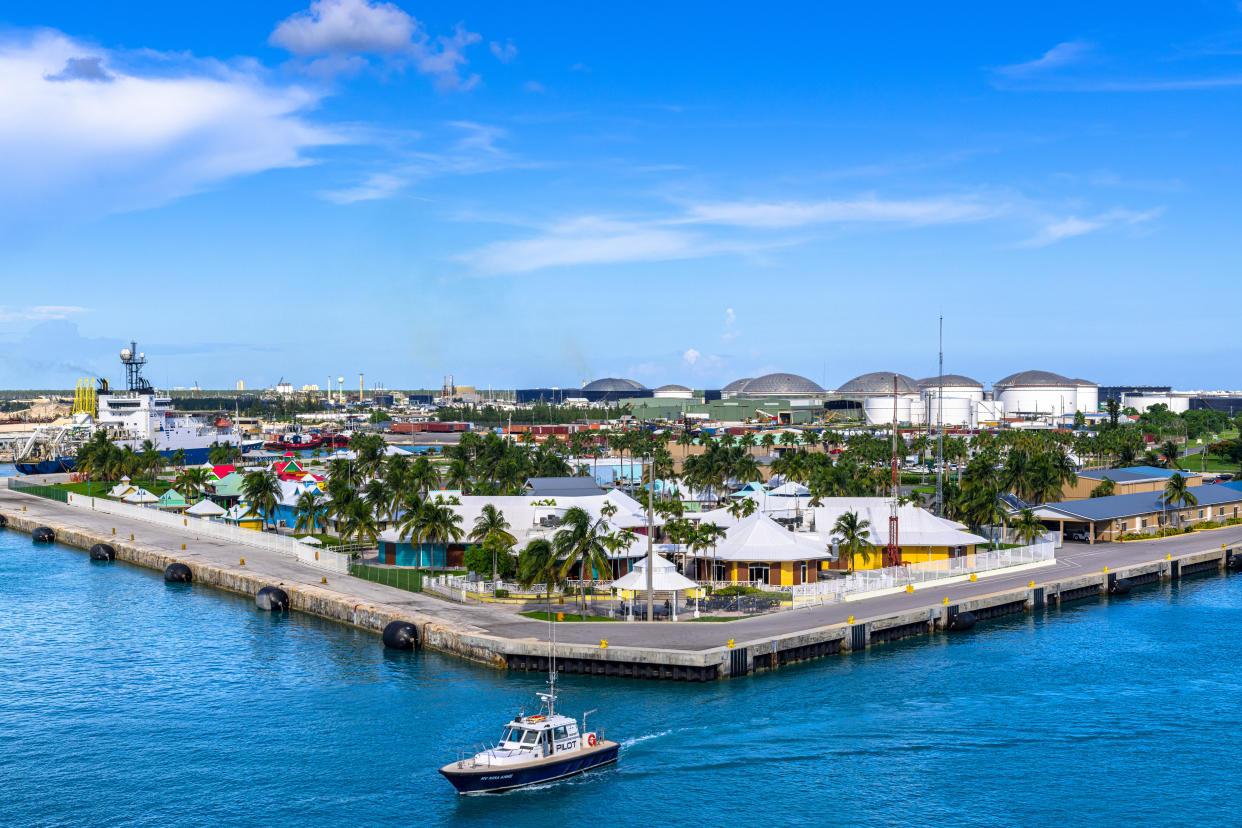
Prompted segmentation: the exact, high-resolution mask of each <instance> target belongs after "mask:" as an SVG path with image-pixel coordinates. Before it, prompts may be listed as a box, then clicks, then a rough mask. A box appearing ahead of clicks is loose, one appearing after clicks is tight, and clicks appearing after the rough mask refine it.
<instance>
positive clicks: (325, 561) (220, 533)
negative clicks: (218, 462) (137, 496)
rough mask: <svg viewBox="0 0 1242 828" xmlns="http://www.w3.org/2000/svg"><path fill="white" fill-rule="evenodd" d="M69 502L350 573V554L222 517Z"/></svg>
mask: <svg viewBox="0 0 1242 828" xmlns="http://www.w3.org/2000/svg"><path fill="white" fill-rule="evenodd" d="M68 503H69V505H70V506H76V507H77V508H79V509H90V510H91V511H94V512H103V513H104V514H106V515H116V516H117V517H124V518H132V519H134V520H141V521H143V522H144V523H150V524H153V525H155V526H163V527H166V528H168V529H174V530H177V531H180V532H183V533H192V534H195V535H199V536H204V535H205V536H206V537H209V538H213V539H215V540H225V541H232V542H233V543H240V544H244V545H245V546H253V547H256V548H258V549H267V550H270V551H272V552H279V553H280V554H282V555H287V556H288V557H290V558H296V559H297V560H298V561H299V562H300V563H304V564H307V565H309V566H314V567H317V568H319V569H326V570H327V571H329V572H336V573H338V574H342V575H344V574H348V573H349V556H348V555H343V554H341V553H340V552H333V551H331V550H329V549H324V548H320V547H315V546H308V545H307V544H305V543H300V542H299V541H297V540H294V539H293V538H290V537H286V536H284V535H275V534H271V533H268V532H256V531H255V530H254V529H243V528H241V527H240V526H231V525H229V524H227V523H221V522H220V521H215V520H207V519H205V518H196V517H191V516H188V515H178V514H173V513H171V512H162V511H160V510H159V509H148V508H146V507H144V506H135V505H133V504H130V503H119V502H117V501H115V500H107V499H106V498H102V497H87V496H86V495H79V494H70V495H69V499H68Z"/></svg>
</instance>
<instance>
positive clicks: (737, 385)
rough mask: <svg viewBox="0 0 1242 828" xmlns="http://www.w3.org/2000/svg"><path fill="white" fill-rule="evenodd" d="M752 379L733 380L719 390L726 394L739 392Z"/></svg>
mask: <svg viewBox="0 0 1242 828" xmlns="http://www.w3.org/2000/svg"><path fill="white" fill-rule="evenodd" d="M752 379H754V377H742V378H741V379H735V380H734V381H733V382H731V383H729V384H728V385H726V386H725V387H724V388H721V389H720V390H721V391H723V392H724V393H726V394H728V393H729V392H731V391H741V390H742V389H743V388H744V387H745V386H746V383H748V382H750V381H751V380H752Z"/></svg>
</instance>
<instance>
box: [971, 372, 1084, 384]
mask: <svg viewBox="0 0 1242 828" xmlns="http://www.w3.org/2000/svg"><path fill="white" fill-rule="evenodd" d="M1022 385H1028V386H1049V385H1051V386H1070V387H1074V386H1076V385H1078V383H1077V382H1076V381H1074V380H1072V379H1070V378H1069V377H1063V376H1061V375H1060V374H1054V373H1052V372H1051V371H1019V372H1018V373H1016V374H1010V375H1009V376H1007V377H1005V378H1004V379H1003V380H997V381H996V382H994V383H992V387H993V388H1012V387H1014V386H1022Z"/></svg>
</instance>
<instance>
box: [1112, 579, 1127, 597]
mask: <svg viewBox="0 0 1242 828" xmlns="http://www.w3.org/2000/svg"><path fill="white" fill-rule="evenodd" d="M1131 586H1133V584H1131V583H1130V579H1129V578H1118V579H1117V580H1115V581H1113V583H1112V585H1110V586H1109V588H1108V594H1109V595H1129V594H1130V587H1131Z"/></svg>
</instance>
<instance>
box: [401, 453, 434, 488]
mask: <svg viewBox="0 0 1242 828" xmlns="http://www.w3.org/2000/svg"><path fill="white" fill-rule="evenodd" d="M407 479H408V482H409V484H410V486H412V487H413V488H415V489H417V490H418V491H420V492H422V494H423V496H424V497H426V496H427V492H429V491H431V490H432V489H438V488H440V474H439V472H437V471H436V467H435V464H433V463H432V462H431V461H430V460H428V459H427V458H426V457H419V458H418V459H417V460H415V461H414V465H413V466H411V467H410V471H409V475H408V477H407Z"/></svg>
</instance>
